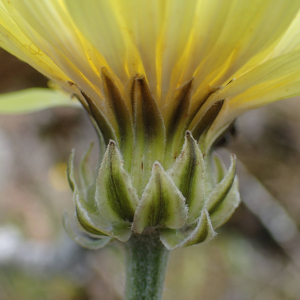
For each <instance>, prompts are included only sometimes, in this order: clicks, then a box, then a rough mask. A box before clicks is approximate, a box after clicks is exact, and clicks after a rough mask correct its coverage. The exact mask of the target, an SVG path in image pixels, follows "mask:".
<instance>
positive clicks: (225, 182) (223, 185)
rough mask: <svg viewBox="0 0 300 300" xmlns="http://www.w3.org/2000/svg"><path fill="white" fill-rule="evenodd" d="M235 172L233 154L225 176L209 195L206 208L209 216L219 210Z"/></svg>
mask: <svg viewBox="0 0 300 300" xmlns="http://www.w3.org/2000/svg"><path fill="white" fill-rule="evenodd" d="M235 172H236V157H235V155H234V154H232V155H231V165H230V168H229V170H228V172H227V174H226V175H225V177H224V178H223V179H222V180H221V182H220V183H218V184H217V185H216V187H215V188H214V189H213V190H212V192H211V194H210V195H209V196H208V199H207V203H206V207H207V210H208V212H209V214H210V215H212V214H213V213H214V212H215V211H217V210H218V209H219V207H220V205H221V204H222V202H223V200H224V199H225V197H226V196H227V194H228V192H229V190H230V188H231V186H232V184H233V181H234V178H235Z"/></svg>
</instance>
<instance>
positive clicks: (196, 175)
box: [168, 131, 205, 223]
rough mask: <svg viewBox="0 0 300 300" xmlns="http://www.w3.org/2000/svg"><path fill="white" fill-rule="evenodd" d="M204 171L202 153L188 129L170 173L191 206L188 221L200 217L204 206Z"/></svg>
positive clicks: (190, 221) (187, 203)
mask: <svg viewBox="0 0 300 300" xmlns="http://www.w3.org/2000/svg"><path fill="white" fill-rule="evenodd" d="M204 172H205V166H204V160H203V156H202V153H201V151H200V149H199V147H198V145H197V142H196V141H195V140H194V138H193V137H192V135H191V133H190V132H189V131H187V132H186V135H185V143H184V145H183V147H182V151H181V153H180V155H179V157H178V158H177V160H176V161H175V163H174V164H173V166H172V168H171V169H170V170H169V171H168V173H169V174H170V176H171V177H172V179H173V181H174V183H175V185H176V186H177V187H178V188H179V190H180V191H181V193H182V195H183V196H184V197H185V199H186V205H187V206H188V208H189V212H188V220H187V221H188V223H193V222H194V221H195V220H196V219H198V217H199V215H200V213H201V210H202V208H203V207H204V202H205V198H204Z"/></svg>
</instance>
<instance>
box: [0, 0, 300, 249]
mask: <svg viewBox="0 0 300 300" xmlns="http://www.w3.org/2000/svg"><path fill="white" fill-rule="evenodd" d="M299 9H300V0H276V1H274V0H253V1H238V0H186V1H182V0H165V1H160V0H149V1H148V0H127V1H123V0H110V1H107V0H85V1H83V0H77V1H74V0H27V1H19V0H1V1H0V45H1V46H2V47H3V48H5V49H6V50H8V51H9V52H11V53H13V54H14V55H16V56H17V57H19V58H20V59H22V60H24V61H26V62H28V63H29V64H31V65H32V66H33V67H35V68H36V69H37V70H39V71H40V72H42V73H43V74H44V75H46V76H47V77H49V78H50V79H52V80H53V81H55V82H57V83H58V84H60V85H61V86H62V87H63V88H64V89H65V90H67V91H69V92H70V93H72V94H75V95H76V96H77V97H78V99H79V100H80V101H81V103H82V104H83V106H84V107H85V108H86V110H87V111H88V113H89V114H90V116H91V119H92V122H93V123H94V125H95V128H96V129H97V132H98V134H99V138H100V140H103V141H104V144H105V145H107V150H106V152H105V155H104V156H103V161H102V164H101V167H100V169H99V172H98V173H97V176H96V179H95V180H94V179H91V180H87V179H86V177H87V175H86V170H87V168H86V167H84V170H85V171H82V172H81V178H82V179H81V181H82V184H81V191H79V190H80V189H79V188H78V187H77V184H76V180H75V177H74V174H73V173H74V172H73V167H72V164H71V163H70V167H69V178H70V185H71V187H72V189H73V191H74V201H75V204H76V209H77V218H78V220H79V223H80V224H81V226H82V227H83V228H85V230H86V231H87V232H89V233H90V234H96V235H108V236H112V237H116V238H118V239H120V240H126V239H128V238H129V235H130V228H132V230H133V231H135V232H138V233H141V232H142V231H143V230H144V229H145V228H146V229H147V228H148V227H151V228H152V227H155V228H158V229H159V230H161V233H162V240H163V241H164V243H165V245H167V246H168V247H169V248H172V247H177V246H178V245H189V244H193V243H197V242H200V241H204V240H206V239H208V238H209V237H212V236H213V235H214V231H213V228H214V227H217V226H219V225H220V224H221V223H223V222H224V221H225V220H226V219H227V218H228V216H229V215H230V214H231V213H232V211H233V210H234V208H235V207H236V205H237V204H238V202H239V197H238V192H237V180H236V179H235V176H234V174H235V161H234V159H233V160H232V165H231V167H230V168H229V170H228V172H227V171H226V169H225V168H224V167H223V165H222V163H221V161H220V160H219V158H217V157H215V158H214V163H212V162H211V160H210V158H211V149H212V146H213V144H214V142H215V141H216V139H217V138H218V137H219V136H220V135H221V134H222V133H223V132H224V130H225V129H226V128H227V127H228V126H229V125H230V124H231V122H232V121H233V120H234V119H235V118H236V117H237V116H238V115H239V114H241V113H242V112H244V111H245V110H248V109H252V108H256V107H259V106H262V105H264V104H267V103H269V102H272V101H276V100H280V99H284V98H288V97H291V96H295V95H298V94H300V84H299V78H300V34H299V25H300V12H299ZM203 154H205V156H204V157H203ZM212 164H214V165H215V172H213V171H212V170H211V166H212ZM83 166H85V160H84V161H83ZM213 173H214V174H213ZM92 178H93V176H92ZM195 182H197V184H196V183H195ZM158 195H160V197H159V196H158ZM196 196H197V197H196ZM196 198H197V199H196ZM90 199H92V200H90ZM95 199H96V200H95ZM170 199H173V200H170ZM195 199H196V200H195ZM226 199H227V200H226ZM228 203H229V204H228ZM95 207H97V209H96V211H97V212H95V211H94V210H93V209H94V208H95ZM99 216H101V222H99V221H97V220H98V219H97V218H99ZM210 217H211V218H210ZM67 227H68V226H67ZM68 228H69V227H68ZM100 244H101V243H99V245H100ZM97 245H98V244H97ZM99 245H98V246H99ZM101 245H102V244H101Z"/></svg>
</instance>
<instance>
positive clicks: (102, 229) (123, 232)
mask: <svg viewBox="0 0 300 300" xmlns="http://www.w3.org/2000/svg"><path fill="white" fill-rule="evenodd" d="M89 152H90V151H88V154H89ZM73 156H74V154H73V153H72V155H71V157H70V160H69V167H68V178H69V182H70V186H71V188H72V190H73V193H74V204H75V207H76V213H75V220H76V223H77V225H78V228H80V229H81V233H80V230H78V228H76V227H74V224H73V225H72V223H71V222H70V221H71V220H68V219H67V217H66V216H65V219H64V224H65V228H66V230H67V232H68V234H69V235H70V237H71V238H72V239H73V240H74V241H75V242H77V243H79V244H80V245H83V246H85V247H87V248H92V249H97V248H100V247H102V246H105V245H106V244H107V243H108V242H109V241H110V240H111V238H116V239H118V240H119V241H122V242H125V241H127V240H128V239H129V238H130V236H131V233H132V232H135V233H138V234H143V231H144V230H149V228H150V229H152V230H156V231H159V232H160V239H161V241H162V243H163V244H164V245H165V247H166V248H167V249H174V248H177V247H180V246H190V245H194V244H198V243H201V242H205V241H208V240H210V239H211V238H213V237H214V236H215V231H214V229H216V228H217V227H219V226H221V225H222V224H223V223H224V222H226V220H227V219H228V218H229V217H230V216H231V214H232V213H233V212H234V210H235V208H236V207H237V206H238V204H239V202H240V197H239V193H238V183H237V178H236V176H235V171H236V159H235V156H234V155H232V157H231V165H230V168H229V169H228V170H226V167H225V166H224V164H223V163H222V161H221V159H220V158H219V157H218V156H216V155H213V156H212V157H211V156H210V155H209V157H206V158H205V159H204V158H203V155H202V153H201V151H200V149H199V147H198V145H197V142H196V141H195V140H194V138H193V137H192V135H191V133H190V132H189V131H187V132H186V135H185V143H184V145H183V147H182V150H181V153H180V155H179V156H178V157H177V159H176V160H175V162H174V163H173V165H172V166H171V168H169V169H168V170H164V168H163V167H162V165H161V163H159V162H158V161H156V162H154V163H153V166H152V170H151V175H150V178H149V180H148V183H147V185H146V187H145V188H144V190H143V192H142V194H141V196H140V197H139V196H138V193H137V190H136V188H135V187H134V186H133V184H132V182H133V179H132V175H130V174H129V173H128V172H126V171H125V170H124V167H123V165H124V162H123V159H122V155H121V153H120V151H119V150H118V148H117V146H116V143H115V142H114V141H110V142H109V144H108V146H107V149H106V152H105V155H104V158H103V160H102V163H101V167H100V168H99V170H98V171H97V174H96V176H94V178H93V177H91V176H90V175H89V174H91V173H92V171H91V167H90V165H89V163H88V159H87V158H88V156H85V157H84V158H83V160H82V164H81V170H80V171H79V175H80V176H79V177H80V179H81V180H80V188H79V184H77V183H76V180H75V175H74V167H73ZM210 170H212V171H210ZM82 232H85V233H86V234H87V235H88V236H90V238H88V237H87V236H86V237H82V236H81V235H82ZM80 234H81V235H80Z"/></svg>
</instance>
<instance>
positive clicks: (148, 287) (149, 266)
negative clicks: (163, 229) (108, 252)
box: [125, 234, 170, 300]
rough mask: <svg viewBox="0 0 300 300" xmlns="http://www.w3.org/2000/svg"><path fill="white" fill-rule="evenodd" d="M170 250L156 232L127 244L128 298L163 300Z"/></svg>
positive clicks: (132, 239)
mask: <svg viewBox="0 0 300 300" xmlns="http://www.w3.org/2000/svg"><path fill="white" fill-rule="evenodd" d="M169 252H170V251H168V250H167V249H166V248H165V247H164V246H163V244H162V243H161V241H160V240H159V237H158V236H157V235H156V234H149V235H139V234H133V235H132V236H131V238H130V240H129V241H128V243H127V244H126V259H127V261H126V264H127V265H126V290H125V299H126V300H161V299H162V292H163V285H164V278H165V272H166V266H167V261H168V256H169Z"/></svg>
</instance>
